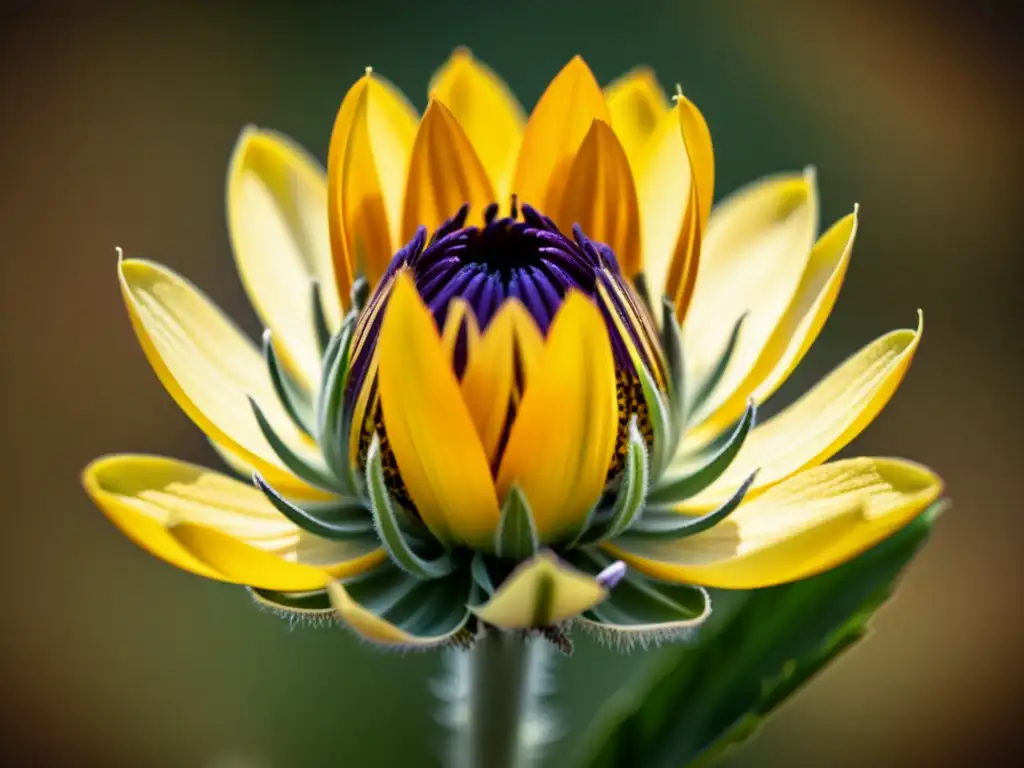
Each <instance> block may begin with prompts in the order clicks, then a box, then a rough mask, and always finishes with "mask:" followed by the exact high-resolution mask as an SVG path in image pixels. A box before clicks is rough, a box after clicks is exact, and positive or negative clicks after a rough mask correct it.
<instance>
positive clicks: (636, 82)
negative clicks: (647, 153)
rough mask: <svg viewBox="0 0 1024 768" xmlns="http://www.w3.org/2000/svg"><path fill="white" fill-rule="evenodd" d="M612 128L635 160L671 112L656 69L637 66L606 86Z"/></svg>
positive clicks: (629, 155) (630, 157) (633, 161)
mask: <svg viewBox="0 0 1024 768" xmlns="http://www.w3.org/2000/svg"><path fill="white" fill-rule="evenodd" d="M604 95H605V99H606V100H607V101H608V111H609V112H611V115H612V128H614V129H615V135H617V136H618V137H619V141H621V142H622V148H623V149H625V150H626V155H627V156H628V157H629V159H630V162H631V163H635V162H636V161H637V159H638V157H639V155H640V154H641V150H642V148H643V146H644V145H645V144H646V143H647V140H648V139H650V138H651V136H653V135H654V130H655V128H657V126H658V124H659V123H660V122H661V120H662V118H664V117H665V115H666V114H668V111H669V103H668V98H667V97H666V96H665V91H664V90H663V89H662V87H661V85H659V83H658V78H657V77H656V76H655V74H654V70H652V69H651V68H650V67H637V68H636V69H634V70H632V71H630V72H627V73H626V74H625V75H623V76H622V77H620V78H619V79H618V80H616V81H615V82H613V83H612V84H611V85H609V86H607V87H606V88H605V89H604Z"/></svg>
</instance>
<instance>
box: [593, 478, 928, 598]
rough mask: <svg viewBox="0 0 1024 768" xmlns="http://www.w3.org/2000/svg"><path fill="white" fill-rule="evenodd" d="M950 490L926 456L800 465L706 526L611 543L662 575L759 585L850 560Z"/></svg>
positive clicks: (626, 556) (641, 566)
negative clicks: (669, 537) (921, 460)
mask: <svg viewBox="0 0 1024 768" xmlns="http://www.w3.org/2000/svg"><path fill="white" fill-rule="evenodd" d="M941 490H942V482H941V480H939V478H938V477H937V476H936V475H935V474H934V473H932V472H931V471H930V470H928V469H926V468H924V467H922V466H920V465H917V464H912V463H910V462H907V461H902V460H899V459H872V458H858V459H848V460H845V461H837V462H834V463H831V464H825V465H822V466H818V467H814V468H812V469H808V470H806V471H804V472H801V473H799V474H797V475H794V476H793V477H791V478H789V479H788V480H786V481H785V482H782V483H780V484H779V485H777V486H775V487H774V488H772V489H771V490H769V491H767V492H765V493H764V494H763V495H761V496H760V497H758V498H756V499H754V500H753V501H749V502H746V503H744V504H743V505H742V506H741V507H740V508H739V509H738V510H736V512H734V513H733V514H732V515H731V516H730V517H728V518H727V519H726V520H725V521H723V522H721V523H719V524H718V525H716V526H715V527H713V528H711V529H709V530H707V531H704V532H702V533H698V534H696V535H694V536H690V537H687V538H684V539H679V540H677V541H672V542H656V543H654V542H651V543H640V542H638V541H637V540H635V539H634V540H630V539H620V540H618V541H617V542H616V544H615V546H614V547H611V548H610V549H611V551H613V552H614V554H615V555H616V556H617V557H621V558H622V559H624V560H626V561H627V562H628V563H629V564H630V565H632V566H634V567H635V568H638V569H639V570H641V571H643V572H644V573H647V574H649V575H651V576H654V577H656V578H661V579H666V580H670V581H682V582H689V583H694V584H702V585H705V586H710V587H720V588H724V589H756V588H759V587H767V586H772V585H775V584H781V583H784V582H787V581H794V580H796V579H803V578H806V577H808V576H812V575H814V574H816V573H820V572H821V571H824V570H827V569H829V568H833V567H835V566H837V565H841V564H842V563H844V562H845V561H847V560H849V559H850V558H852V557H855V556H856V555H858V554H860V553H861V552H864V551H865V550H867V549H869V548H870V547H872V546H874V545H875V544H877V543H879V542H880V541H881V540H882V539H884V538H886V537H887V536H889V535H891V534H892V533H895V532H896V531H897V530H899V529H900V528H902V527H903V526H904V525H906V524H907V523H909V522H910V521H911V520H913V519H914V517H916V516H917V515H918V514H919V513H920V512H921V511H922V510H924V509H925V507H927V506H928V505H929V504H931V503H932V502H933V501H935V500H936V499H937V498H938V496H939V494H940V493H941Z"/></svg>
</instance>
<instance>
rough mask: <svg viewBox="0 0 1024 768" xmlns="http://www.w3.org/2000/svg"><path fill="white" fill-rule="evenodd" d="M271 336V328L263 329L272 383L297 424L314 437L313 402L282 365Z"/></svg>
mask: <svg viewBox="0 0 1024 768" xmlns="http://www.w3.org/2000/svg"><path fill="white" fill-rule="evenodd" d="M271 336H272V334H271V332H270V329H269V328H267V329H266V330H265V331H263V359H264V361H266V363H267V372H268V373H269V374H270V383H271V384H272V385H273V386H274V392H275V393H276V394H277V399H278V400H280V401H281V405H282V406H283V407H284V410H285V412H286V413H287V414H288V417H289V418H290V419H291V420H292V422H293V423H294V424H295V426H296V427H298V428H299V429H301V430H302V432H303V433H304V434H305V435H306V436H308V437H313V434H314V430H315V428H314V426H313V404H312V403H311V402H310V399H309V396H308V395H307V394H306V392H305V391H304V390H303V388H302V387H301V386H299V384H298V383H296V382H295V380H294V379H292V377H291V376H289V375H288V372H287V371H286V370H285V369H284V368H283V367H282V366H281V358H279V357H278V355H277V350H276V349H274V342H273V340H272V339H271Z"/></svg>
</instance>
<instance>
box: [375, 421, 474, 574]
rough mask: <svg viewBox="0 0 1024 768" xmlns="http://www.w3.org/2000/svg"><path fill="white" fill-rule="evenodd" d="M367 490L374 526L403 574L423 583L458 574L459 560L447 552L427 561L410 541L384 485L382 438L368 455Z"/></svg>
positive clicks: (377, 439)
mask: <svg viewBox="0 0 1024 768" xmlns="http://www.w3.org/2000/svg"><path fill="white" fill-rule="evenodd" d="M366 487H367V489H368V491H369V494H370V506H371V507H372V508H373V522H374V525H375V526H376V528H377V535H378V536H379V537H380V540H381V542H382V543H383V544H384V548H385V549H386V550H387V552H388V554H389V555H390V556H391V559H392V560H393V561H394V562H395V564H396V565H398V566H399V567H400V568H402V569H403V570H405V571H407V572H408V573H410V574H412V575H413V576H415V577H417V578H420V579H439V578H441V577H442V576H447V575H448V574H449V573H451V572H452V571H453V570H455V566H456V563H455V559H454V558H453V557H452V556H451V555H450V554H449V553H447V552H442V553H441V554H440V555H438V556H437V557H432V558H426V557H422V556H421V555H419V554H418V553H417V552H416V551H415V550H414V549H413V544H412V541H411V540H410V539H409V538H407V537H406V533H405V531H403V530H402V526H401V523H400V522H399V518H398V515H397V513H396V512H395V505H394V504H393V503H392V501H391V494H390V493H389V492H388V488H387V484H386V483H385V482H384V466H383V463H382V461H381V456H380V437H379V436H377V435H376V434H375V435H374V436H373V441H372V442H371V443H370V450H369V451H368V452H367V454H366Z"/></svg>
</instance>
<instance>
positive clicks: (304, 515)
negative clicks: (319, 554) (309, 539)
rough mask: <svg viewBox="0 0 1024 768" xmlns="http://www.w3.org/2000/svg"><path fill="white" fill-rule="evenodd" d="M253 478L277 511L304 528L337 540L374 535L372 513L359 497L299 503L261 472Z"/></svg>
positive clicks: (256, 473)
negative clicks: (289, 497)
mask: <svg viewBox="0 0 1024 768" xmlns="http://www.w3.org/2000/svg"><path fill="white" fill-rule="evenodd" d="M252 482H253V484H254V485H255V486H256V487H257V488H259V489H260V490H261V491H263V495H264V496H266V497H267V498H268V499H269V500H270V503H271V504H273V505H274V508H275V509H277V511H278V512H280V513H281V514H282V515H284V516H285V517H287V518H288V519H289V520H291V521H292V522H293V523H295V524H296V525H297V526H299V527H300V528H302V529H303V530H306V531H309V532H310V533H313V534H316V535H317V536H322V537H323V538H325V539H332V540H336V541H338V540H351V539H365V538H367V537H373V536H374V526H373V517H372V516H371V515H370V511H369V510H368V509H367V508H366V504H365V503H364V502H362V501H360V500H358V499H345V498H339V499H338V500H337V501H330V502H322V503H317V502H306V503H304V504H302V505H299V504H296V503H295V502H293V501H289V500H288V499H286V498H284V497H283V496H282V495H281V494H279V493H278V492H277V491H275V490H274V489H273V488H272V487H271V486H270V484H269V483H267V481H266V480H264V479H263V477H262V476H261V475H260V473H259V472H253V473H252Z"/></svg>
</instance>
